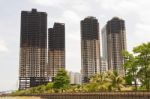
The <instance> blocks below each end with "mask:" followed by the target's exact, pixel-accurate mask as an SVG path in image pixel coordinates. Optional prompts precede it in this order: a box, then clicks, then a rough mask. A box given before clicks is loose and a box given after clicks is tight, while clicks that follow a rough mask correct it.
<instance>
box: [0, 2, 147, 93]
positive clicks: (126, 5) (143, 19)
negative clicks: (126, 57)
mask: <svg viewBox="0 0 150 99" xmlns="http://www.w3.org/2000/svg"><path fill="white" fill-rule="evenodd" d="M32 8H37V10H38V11H43V12H47V14H48V27H49V28H50V27H53V24H54V22H61V23H65V27H66V28H65V29H66V69H67V70H68V71H74V72H80V69H81V68H80V67H81V58H80V56H81V51H80V49H81V48H80V21H81V20H83V19H84V18H85V17H87V16H94V17H96V18H97V19H98V21H99V23H100V32H101V29H102V27H103V26H104V25H105V24H106V22H107V21H108V20H111V19H112V17H114V16H117V17H120V18H122V19H124V20H125V24H126V38H127V49H128V51H132V48H133V47H135V46H137V45H139V44H142V43H146V42H148V41H150V11H149V9H150V0H0V91H4V90H14V89H16V88H17V87H18V73H19V43H20V15H21V11H22V10H25V11H26V10H27V11H30V10H31V9H32Z"/></svg>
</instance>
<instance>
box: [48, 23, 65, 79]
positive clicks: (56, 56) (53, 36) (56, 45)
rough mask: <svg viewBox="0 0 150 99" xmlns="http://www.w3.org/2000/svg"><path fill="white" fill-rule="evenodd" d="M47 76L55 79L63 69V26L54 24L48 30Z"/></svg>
mask: <svg viewBox="0 0 150 99" xmlns="http://www.w3.org/2000/svg"><path fill="white" fill-rule="evenodd" d="M48 40H49V41H48V43H49V44H48V68H47V70H48V76H50V77H52V78H53V77H55V75H56V74H57V72H58V70H59V69H61V68H65V24H64V23H54V26H53V28H49V29H48Z"/></svg>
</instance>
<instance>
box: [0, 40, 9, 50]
mask: <svg viewBox="0 0 150 99" xmlns="http://www.w3.org/2000/svg"><path fill="white" fill-rule="evenodd" d="M7 51H8V48H7V46H6V43H5V41H3V40H0V52H7Z"/></svg>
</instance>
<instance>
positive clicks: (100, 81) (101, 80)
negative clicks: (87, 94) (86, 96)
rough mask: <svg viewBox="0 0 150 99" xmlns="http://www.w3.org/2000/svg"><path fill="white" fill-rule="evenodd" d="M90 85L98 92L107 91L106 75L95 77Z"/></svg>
mask: <svg viewBox="0 0 150 99" xmlns="http://www.w3.org/2000/svg"><path fill="white" fill-rule="evenodd" d="M90 84H91V85H92V86H91V87H93V88H95V90H96V91H106V90H107V89H108V81H107V78H106V73H101V74H95V75H93V76H92V77H91V79H90Z"/></svg>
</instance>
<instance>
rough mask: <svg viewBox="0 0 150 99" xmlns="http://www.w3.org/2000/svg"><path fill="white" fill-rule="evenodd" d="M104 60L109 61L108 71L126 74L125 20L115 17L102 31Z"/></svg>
mask: <svg viewBox="0 0 150 99" xmlns="http://www.w3.org/2000/svg"><path fill="white" fill-rule="evenodd" d="M102 50H103V51H102V52H103V58H104V59H106V60H107V64H108V70H115V71H117V72H118V73H119V74H124V69H123V66H122V65H123V64H124V58H123V56H122V52H123V51H124V50H126V32H125V22H124V20H122V19H120V18H118V17H114V18H112V19H111V20H110V21H108V22H107V24H106V25H105V27H104V28H103V30H102Z"/></svg>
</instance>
